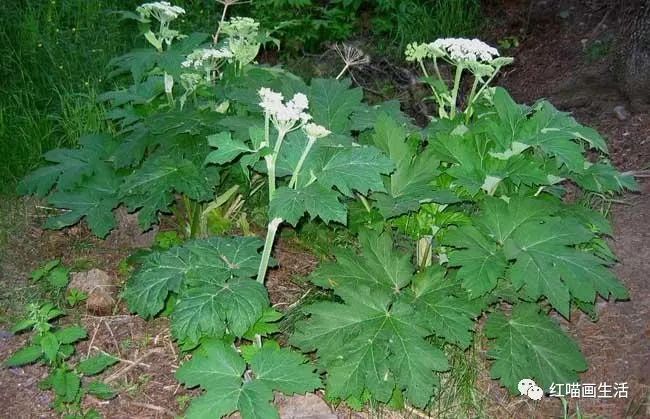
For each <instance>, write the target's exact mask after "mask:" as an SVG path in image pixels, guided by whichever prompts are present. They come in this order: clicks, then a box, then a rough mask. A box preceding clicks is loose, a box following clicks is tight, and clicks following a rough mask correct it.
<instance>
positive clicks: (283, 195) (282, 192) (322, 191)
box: [269, 183, 347, 226]
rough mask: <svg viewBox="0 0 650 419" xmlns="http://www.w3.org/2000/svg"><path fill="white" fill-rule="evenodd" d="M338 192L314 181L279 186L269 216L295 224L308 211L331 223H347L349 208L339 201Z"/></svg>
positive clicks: (313, 215) (311, 214)
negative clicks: (294, 186) (300, 185)
mask: <svg viewBox="0 0 650 419" xmlns="http://www.w3.org/2000/svg"><path fill="white" fill-rule="evenodd" d="M338 195H339V194H338V193H337V192H335V191H334V190H332V189H327V188H324V187H323V186H321V185H319V184H317V183H314V184H311V185H309V186H306V187H304V188H297V189H291V188H287V187H285V186H283V187H281V188H278V190H276V191H275V194H273V199H272V200H271V203H270V204H269V217H270V218H271V219H273V218H282V219H284V220H285V221H286V222H288V223H289V224H291V225H293V226H295V225H296V224H298V221H299V220H300V219H301V218H302V217H303V215H305V213H308V214H309V215H310V216H311V217H312V218H315V217H319V218H320V219H321V220H323V221H325V222H326V223H329V222H330V221H336V222H339V223H341V224H346V223H347V210H346V208H345V206H344V205H343V204H341V202H340V201H339V198H338Z"/></svg>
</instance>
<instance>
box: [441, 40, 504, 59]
mask: <svg viewBox="0 0 650 419" xmlns="http://www.w3.org/2000/svg"><path fill="white" fill-rule="evenodd" d="M432 44H433V45H432V47H433V48H434V49H437V50H443V51H446V52H447V54H449V58H451V59H452V60H454V61H482V62H490V61H492V59H493V58H495V57H498V56H499V51H497V49H496V48H493V47H491V46H489V45H488V44H486V43H485V42H483V41H481V40H479V39H476V38H475V39H466V38H441V39H436V40H435V41H433V43H432Z"/></svg>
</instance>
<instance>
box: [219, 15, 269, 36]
mask: <svg viewBox="0 0 650 419" xmlns="http://www.w3.org/2000/svg"><path fill="white" fill-rule="evenodd" d="M259 29H260V24H259V22H256V21H255V20H254V19H252V18H250V17H239V16H235V17H232V18H231V19H230V20H229V21H228V22H224V23H223V25H222V26H221V31H222V32H223V33H225V34H226V35H229V36H242V37H255V36H257V33H258V31H259Z"/></svg>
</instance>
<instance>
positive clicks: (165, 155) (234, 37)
mask: <svg viewBox="0 0 650 419" xmlns="http://www.w3.org/2000/svg"><path fill="white" fill-rule="evenodd" d="M184 13H185V11H184V10H183V9H182V8H180V7H177V6H172V5H170V4H169V3H167V2H154V3H145V4H143V5H142V6H140V7H138V9H137V13H130V12H124V15H125V16H127V17H129V18H132V19H135V20H137V21H138V22H139V23H140V25H141V27H142V32H143V34H144V37H145V39H146V41H147V43H148V44H149V46H148V47H145V48H141V49H136V50H134V51H131V52H129V53H127V54H125V55H123V56H121V57H118V58H116V59H114V60H113V61H112V62H111V63H110V67H111V69H112V71H111V75H112V77H113V79H114V80H115V85H116V86H118V88H117V89H116V90H113V91H109V92H106V93H104V94H102V95H101V97H100V98H101V100H103V101H104V102H106V103H107V105H108V108H109V109H108V111H107V114H106V117H107V120H108V123H109V124H108V125H109V127H108V128H109V129H108V130H107V132H106V133H93V134H90V135H87V136H85V137H83V138H81V139H80V140H79V143H80V145H81V147H80V148H78V149H56V150H52V151H49V152H47V153H46V154H45V155H44V158H45V160H46V161H47V162H49V163H51V164H49V165H47V166H44V167H42V168H40V169H38V170H36V171H34V172H33V173H31V174H30V175H29V176H27V178H26V179H24V181H23V182H22V184H21V185H20V187H19V191H20V192H22V193H25V194H36V195H38V196H41V197H47V200H48V202H49V204H50V206H51V207H53V208H54V209H55V210H56V215H54V216H52V217H50V218H49V219H48V220H47V223H46V227H49V228H63V227H66V226H69V225H72V224H75V223H77V222H79V221H80V220H85V221H86V222H87V224H88V225H89V227H90V228H91V230H92V231H93V233H95V234H96V235H97V236H99V237H105V236H106V235H107V234H108V233H109V232H110V231H111V230H112V229H113V228H114V227H115V225H116V221H115V217H114V214H113V209H115V208H116V207H118V206H125V207H126V208H128V210H129V211H130V212H133V211H138V217H139V221H140V225H141V227H142V228H143V229H144V230H146V229H148V228H150V227H151V226H152V225H153V224H154V223H157V222H158V218H159V215H160V214H161V213H169V212H174V213H175V214H176V215H177V216H178V217H177V219H179V220H180V221H181V224H182V225H181V227H182V228H183V229H184V230H185V231H186V233H187V236H189V237H196V236H204V235H206V234H207V230H208V229H207V228H205V225H206V219H209V218H210V216H211V215H212V213H213V212H215V211H216V210H217V208H216V207H218V206H219V205H215V203H220V205H222V206H224V205H226V206H227V205H230V206H231V207H232V205H233V203H235V202H236V201H237V200H238V199H240V196H239V195H238V194H237V195H234V196H233V197H232V199H231V200H229V202H223V201H224V200H223V199H222V198H223V196H220V195H219V193H220V192H222V191H221V189H220V188H219V187H220V183H219V179H220V177H221V176H222V175H224V174H223V173H220V172H219V170H218V169H217V168H216V167H214V166H209V167H208V166H205V165H204V164H203V163H204V160H205V157H206V155H207V154H208V153H209V151H210V148H209V146H208V144H207V143H206V141H205V138H206V136H207V135H209V134H210V133H213V132H215V131H216V130H218V129H219V128H220V127H221V125H220V122H221V120H222V119H223V118H224V117H226V115H227V113H228V112H231V113H232V110H230V109H229V106H228V101H227V98H226V97H225V95H224V93H223V90H222V89H223V87H222V86H227V85H228V84H229V83H232V82H234V81H235V80H237V79H238V78H240V77H242V74H241V73H242V71H243V68H244V67H246V66H247V65H249V64H250V63H251V61H252V60H253V59H254V57H255V55H256V54H257V51H258V50H259V47H260V43H261V42H266V41H267V40H268V39H269V38H268V37H267V35H266V34H265V33H263V32H262V31H260V30H259V27H258V25H257V23H256V22H253V21H252V20H251V19H247V18H237V17H235V18H232V19H230V20H227V21H223V22H222V24H221V25H220V28H221V32H222V35H223V36H222V37H221V38H219V39H218V40H217V39H216V38H214V39H213V38H211V37H210V36H209V35H208V34H203V33H192V34H190V35H184V34H181V33H180V32H178V31H177V30H174V29H173V23H174V20H175V19H177V18H178V17H179V16H181V15H182V14H184ZM212 41H217V43H216V44H214V43H212ZM129 75H130V77H129ZM217 81H218V82H219V83H220V84H221V85H222V86H219V87H217V86H216V84H217ZM226 189H228V188H226ZM224 193H225V192H224ZM235 212H236V211H235ZM202 227H203V228H202Z"/></svg>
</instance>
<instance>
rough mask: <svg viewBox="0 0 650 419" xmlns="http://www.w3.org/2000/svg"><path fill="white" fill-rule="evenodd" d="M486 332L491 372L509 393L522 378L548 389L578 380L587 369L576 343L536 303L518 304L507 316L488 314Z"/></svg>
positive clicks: (513, 391) (513, 390) (514, 390)
mask: <svg viewBox="0 0 650 419" xmlns="http://www.w3.org/2000/svg"><path fill="white" fill-rule="evenodd" d="M485 334H486V335H487V337H488V338H489V339H490V340H491V343H490V349H489V351H488V357H490V358H491V359H493V360H494V361H493V364H492V368H491V369H490V375H491V377H492V378H494V379H499V380H500V381H501V384H502V385H504V386H505V387H507V388H508V389H509V390H510V391H511V392H512V393H515V392H516V391H517V384H518V383H519V381H520V380H522V379H524V378H530V379H533V380H534V381H535V382H536V383H537V385H538V386H540V387H541V388H542V389H544V390H545V391H547V390H548V389H549V387H550V386H551V384H552V383H573V382H576V381H578V380H579V379H578V374H577V373H578V372H581V371H585V370H586V369H587V363H586V361H585V358H584V356H583V355H582V354H581V353H580V349H579V348H578V345H576V343H575V342H574V341H573V340H572V339H571V338H570V337H569V336H567V335H566V334H565V333H564V332H563V331H562V329H560V327H559V326H558V325H557V324H556V323H555V321H554V320H552V319H550V318H549V317H548V316H546V315H544V314H543V313H539V307H538V306H537V305H536V304H527V303H521V304H517V305H515V306H514V307H513V310H512V314H511V315H510V316H509V317H506V316H505V315H504V314H502V313H500V312H496V313H492V314H490V316H489V317H488V321H487V323H486V324H485Z"/></svg>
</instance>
